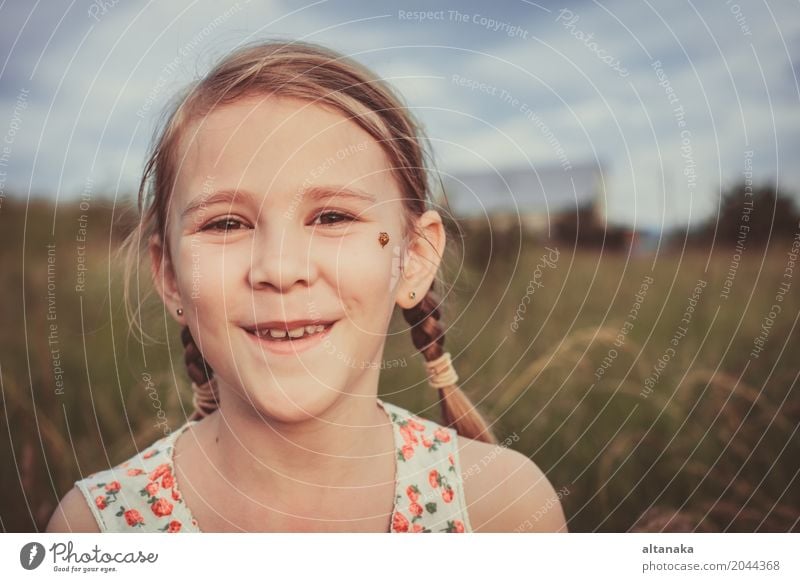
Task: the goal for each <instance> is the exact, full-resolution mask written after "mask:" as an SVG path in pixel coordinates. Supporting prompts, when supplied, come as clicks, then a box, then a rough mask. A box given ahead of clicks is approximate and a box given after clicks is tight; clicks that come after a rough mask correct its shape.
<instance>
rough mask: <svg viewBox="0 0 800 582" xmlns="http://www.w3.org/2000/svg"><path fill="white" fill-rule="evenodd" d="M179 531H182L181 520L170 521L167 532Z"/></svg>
mask: <svg viewBox="0 0 800 582" xmlns="http://www.w3.org/2000/svg"><path fill="white" fill-rule="evenodd" d="M179 531H181V522H179V521H177V520H172V521H171V522H169V529H168V530H167V533H178V532H179Z"/></svg>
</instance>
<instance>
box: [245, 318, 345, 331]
mask: <svg viewBox="0 0 800 582" xmlns="http://www.w3.org/2000/svg"><path fill="white" fill-rule="evenodd" d="M331 323H336V321H335V320H330V321H325V320H320V319H295V320H294V321H279V320H277V319H274V320H272V321H259V322H258V323H256V324H252V325H243V326H242V327H243V328H244V329H245V330H247V331H252V330H255V329H282V330H284V331H289V330H290V329H297V328H298V327H305V326H307V325H328V324H331Z"/></svg>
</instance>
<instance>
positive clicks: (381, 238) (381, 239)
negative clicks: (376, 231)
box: [378, 232, 389, 248]
mask: <svg viewBox="0 0 800 582" xmlns="http://www.w3.org/2000/svg"><path fill="white" fill-rule="evenodd" d="M378 242H379V243H381V248H383V247H385V246H386V243H388V242H389V235H388V234H387V233H385V232H382V233H381V234H380V235H378Z"/></svg>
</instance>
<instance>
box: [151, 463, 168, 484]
mask: <svg viewBox="0 0 800 582" xmlns="http://www.w3.org/2000/svg"><path fill="white" fill-rule="evenodd" d="M169 472H170V468H169V463H162V464H160V465H159V466H158V467H156V468H155V469H153V472H152V473H150V476H149V477H148V478H149V479H150V480H151V481H156V480H157V479H159V478H160V477H162V476H163V475H166V474H167V473H169Z"/></svg>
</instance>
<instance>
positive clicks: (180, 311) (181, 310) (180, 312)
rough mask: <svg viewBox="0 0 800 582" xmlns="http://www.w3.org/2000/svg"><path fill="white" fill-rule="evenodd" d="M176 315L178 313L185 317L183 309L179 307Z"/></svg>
mask: <svg viewBox="0 0 800 582" xmlns="http://www.w3.org/2000/svg"><path fill="white" fill-rule="evenodd" d="M175 313H177V314H178V316H181V315H183V309H182V308H180V307H178V309H176V310H175Z"/></svg>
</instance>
